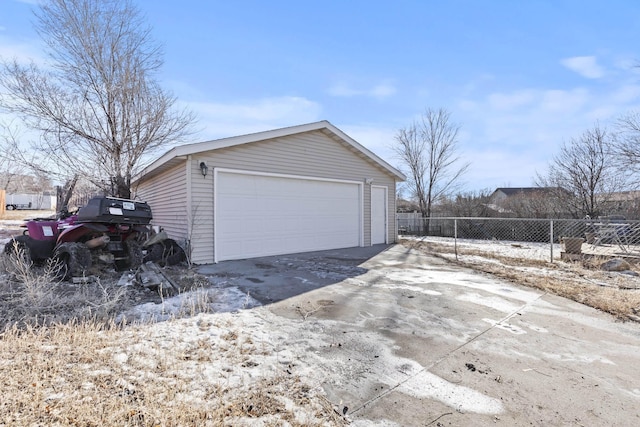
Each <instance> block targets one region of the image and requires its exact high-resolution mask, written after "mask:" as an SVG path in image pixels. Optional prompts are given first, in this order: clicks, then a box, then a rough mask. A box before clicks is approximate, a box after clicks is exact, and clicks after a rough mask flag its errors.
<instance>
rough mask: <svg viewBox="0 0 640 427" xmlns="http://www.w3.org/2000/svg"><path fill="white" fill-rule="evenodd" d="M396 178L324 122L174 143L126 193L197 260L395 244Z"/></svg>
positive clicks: (387, 167) (394, 172) (375, 158)
mask: <svg viewBox="0 0 640 427" xmlns="http://www.w3.org/2000/svg"><path fill="white" fill-rule="evenodd" d="M403 180H404V176H403V175H402V174H401V173H400V172H399V171H398V170H396V169H395V168H393V167H391V166H390V165H389V164H388V163H386V162H385V161H384V160H382V159H380V158H379V157H378V156H376V155H375V154H373V153H372V152H370V151H369V150H367V149H366V148H364V147H363V146H362V145H360V144H358V143H357V142H356V141H354V140H353V139H352V138H350V137H349V136H347V135H346V134H345V133H343V132H342V131H341V130H339V129H338V128H336V127H335V126H333V125H332V124H330V123H329V122H327V121H322V122H316V123H310V124H305V125H300V126H294V127H289V128H283V129H276V130H272V131H267V132H260V133H255V134H251V135H243V136H238V137H233V138H225V139H220V140H215V141H207V142H201V143H197V144H188V145H182V146H179V147H176V148H174V149H172V150H170V151H169V152H167V153H166V154H165V155H163V156H162V157H160V158H159V159H158V160H156V161H155V162H153V163H152V164H151V165H150V166H149V167H147V168H146V169H145V170H144V171H143V173H142V174H141V175H140V176H139V177H138V178H137V179H136V181H135V182H134V191H135V194H136V197H137V198H139V199H142V200H145V201H147V202H148V203H149V204H150V205H151V208H152V210H153V223H154V224H155V225H159V226H162V227H163V228H164V229H165V230H166V231H167V233H168V234H169V236H170V237H172V238H173V239H175V240H177V241H178V242H181V243H184V244H185V246H186V247H188V250H189V251H190V252H191V259H192V261H193V262H194V263H198V264H202V263H211V262H218V261H224V260H231V259H244V258H255V257H260V256H268V255H281V254H287V253H296V252H309V251H316V250H326V249H338V248H348V247H356V246H369V245H373V244H384V243H391V242H394V241H395V239H396V235H397V233H396V229H395V225H396V221H395V211H396V209H395V188H396V183H397V182H398V181H403Z"/></svg>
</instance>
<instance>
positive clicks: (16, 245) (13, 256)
mask: <svg viewBox="0 0 640 427" xmlns="http://www.w3.org/2000/svg"><path fill="white" fill-rule="evenodd" d="M28 239H29V237H27V236H17V237H14V238H13V239H11V240H9V242H7V244H6V245H4V253H5V255H6V256H8V257H9V260H10V263H11V264H15V263H20V264H24V265H26V266H30V265H31V264H33V260H32V259H31V250H30V249H29V244H28V243H27V242H28ZM14 267H17V265H15V266H14Z"/></svg>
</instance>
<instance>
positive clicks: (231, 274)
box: [200, 245, 640, 426]
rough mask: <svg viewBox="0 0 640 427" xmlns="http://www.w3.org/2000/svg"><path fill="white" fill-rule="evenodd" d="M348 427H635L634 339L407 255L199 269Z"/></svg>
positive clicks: (576, 308)
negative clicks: (267, 332)
mask: <svg viewBox="0 0 640 427" xmlns="http://www.w3.org/2000/svg"><path fill="white" fill-rule="evenodd" d="M200 272H201V273H203V274H207V275H209V276H211V277H212V278H213V279H214V281H215V282H217V283H218V284H219V285H220V286H229V287H237V288H239V289H240V290H241V291H242V292H243V293H249V294H250V295H251V296H252V297H254V298H255V299H257V300H259V301H260V302H261V303H262V304H264V305H265V307H261V308H260V309H261V310H268V312H269V313H268V314H269V315H268V316H263V318H262V320H261V322H262V323H271V324H273V328H272V331H273V332H272V334H273V335H274V337H275V338H276V339H278V340H280V342H281V344H282V345H281V349H280V350H279V351H280V353H279V354H280V355H281V357H282V361H283V363H284V364H286V365H287V366H288V369H290V370H291V371H293V372H295V373H298V374H300V375H302V376H306V377H312V378H313V379H314V380H315V381H316V383H317V384H319V385H320V386H321V387H322V388H323V389H324V391H325V393H326V395H327V397H328V399H329V400H330V401H331V402H332V403H333V404H334V405H335V406H336V407H337V408H339V410H340V411H341V412H344V413H345V414H346V415H347V416H348V417H349V419H351V420H352V421H353V423H354V425H363V426H364V425H367V426H369V425H377V426H395V425H398V426H426V425H434V426H435V425H440V426H444V425H453V426H467V425H474V426H478V425H480V426H482V425H505V426H513V425H518V426H520V425H541V426H542V425H544V426H547V425H576V426H580V425H584V426H595V425H615V426H626V425H628V426H635V425H640V372H639V370H640V325H638V324H634V323H619V322H616V321H615V320H614V319H613V318H612V317H611V316H609V315H606V314H603V313H601V312H598V311H596V310H593V309H591V308H588V307H586V306H583V305H581V304H578V303H575V302H572V301H569V300H566V299H563V298H559V297H556V296H553V295H547V294H542V293H540V292H538V291H536V290H532V289H529V288H525V287H521V286H516V285H514V284H511V283H508V282H505V281H501V280H497V279H495V278H492V277H489V276H486V275H482V274H479V273H476V272H474V271H471V270H467V269H462V268H460V267H457V266H454V265H451V264H448V263H447V262H445V261H442V260H440V259H438V258H434V257H431V256H427V255H425V254H422V253H420V252H417V251H414V250H411V249H408V248H406V247H403V246H400V245H396V246H390V247H387V246H374V247H372V248H354V249H348V250H339V251H325V252H315V253H309V254H300V255H286V256H281V257H268V258H260V259H254V260H247V261H229V262H222V263H220V264H217V265H210V266H202V267H201V268H200Z"/></svg>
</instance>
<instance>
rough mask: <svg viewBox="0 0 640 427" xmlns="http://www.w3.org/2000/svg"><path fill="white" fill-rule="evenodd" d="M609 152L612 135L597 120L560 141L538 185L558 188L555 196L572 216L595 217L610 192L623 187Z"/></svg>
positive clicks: (611, 154)
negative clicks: (578, 135)
mask: <svg viewBox="0 0 640 427" xmlns="http://www.w3.org/2000/svg"><path fill="white" fill-rule="evenodd" d="M615 166H616V165H615V158H614V156H613V153H612V136H611V135H610V134H609V133H608V131H607V130H606V129H604V128H602V127H600V126H599V125H598V124H596V125H595V126H594V127H593V128H592V129H589V130H587V131H585V132H584V133H583V134H582V135H581V136H580V137H579V138H578V139H571V142H570V143H568V144H566V143H565V144H563V145H562V147H561V148H560V153H558V155H556V156H555V157H554V158H553V160H552V162H551V164H550V166H549V169H548V171H547V174H546V175H544V176H540V175H539V176H538V179H537V181H538V185H541V186H548V187H551V186H555V187H557V188H559V190H558V191H559V192H560V193H559V195H558V196H559V198H561V200H563V204H564V206H565V208H566V209H567V210H568V211H569V213H570V214H571V215H572V216H574V217H577V218H579V217H584V216H585V215H589V216H590V217H597V216H599V215H601V214H603V211H602V209H603V206H605V205H606V204H607V201H608V198H609V197H610V196H611V194H612V193H613V192H616V191H620V190H621V189H622V188H624V184H625V179H624V176H623V175H621V174H620V173H618V171H617V169H616V167H615Z"/></svg>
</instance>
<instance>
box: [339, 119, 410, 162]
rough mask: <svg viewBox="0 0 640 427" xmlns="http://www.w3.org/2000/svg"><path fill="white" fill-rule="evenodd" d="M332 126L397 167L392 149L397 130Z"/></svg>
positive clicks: (347, 125) (377, 127)
mask: <svg viewBox="0 0 640 427" xmlns="http://www.w3.org/2000/svg"><path fill="white" fill-rule="evenodd" d="M334 124H335V125H336V126H338V128H340V129H341V130H343V131H344V132H345V133H346V134H347V135H349V136H350V137H351V138H353V139H355V140H356V141H357V142H358V143H359V144H360V145H363V146H364V147H366V148H367V149H368V150H370V151H371V152H373V153H374V154H375V155H377V156H378V157H380V158H381V159H382V160H384V161H385V162H387V163H389V164H390V165H391V166H393V167H397V166H398V163H399V162H398V159H397V156H396V154H395V153H394V151H393V149H392V147H393V144H394V141H395V135H396V132H397V129H392V128H387V127H380V126H376V125H349V124H344V125H342V124H336V123H334Z"/></svg>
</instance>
